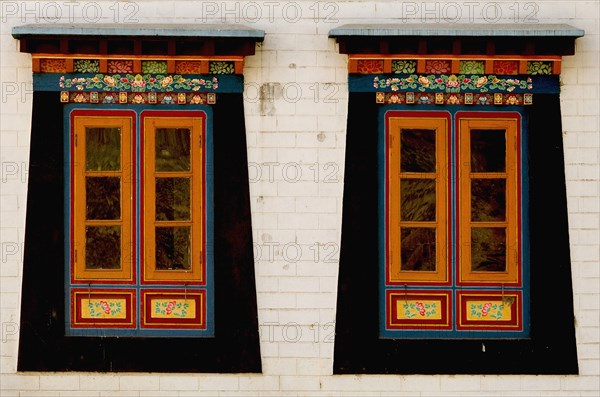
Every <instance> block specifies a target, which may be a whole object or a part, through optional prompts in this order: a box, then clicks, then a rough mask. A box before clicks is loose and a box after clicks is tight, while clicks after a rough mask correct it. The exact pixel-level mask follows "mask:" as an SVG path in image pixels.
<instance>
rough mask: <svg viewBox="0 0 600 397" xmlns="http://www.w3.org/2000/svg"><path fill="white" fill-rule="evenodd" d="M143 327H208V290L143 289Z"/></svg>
mask: <svg viewBox="0 0 600 397" xmlns="http://www.w3.org/2000/svg"><path fill="white" fill-rule="evenodd" d="M141 294H142V309H141V310H142V312H141V318H142V320H141V321H142V328H169V329H206V325H207V322H206V290H198V289H195V290H187V291H181V290H176V291H174V290H142V292H141Z"/></svg>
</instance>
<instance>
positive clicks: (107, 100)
mask: <svg viewBox="0 0 600 397" xmlns="http://www.w3.org/2000/svg"><path fill="white" fill-rule="evenodd" d="M102 103H115V97H114V96H112V95H107V96H105V97H104V100H103V101H102Z"/></svg>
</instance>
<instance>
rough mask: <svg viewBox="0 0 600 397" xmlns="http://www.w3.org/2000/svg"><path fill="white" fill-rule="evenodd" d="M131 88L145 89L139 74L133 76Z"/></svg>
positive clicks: (144, 83)
mask: <svg viewBox="0 0 600 397" xmlns="http://www.w3.org/2000/svg"><path fill="white" fill-rule="evenodd" d="M131 86H132V87H145V86H146V82H145V81H144V78H143V77H142V75H141V74H136V75H135V77H134V78H133V81H132V82H131ZM163 87H164V86H163Z"/></svg>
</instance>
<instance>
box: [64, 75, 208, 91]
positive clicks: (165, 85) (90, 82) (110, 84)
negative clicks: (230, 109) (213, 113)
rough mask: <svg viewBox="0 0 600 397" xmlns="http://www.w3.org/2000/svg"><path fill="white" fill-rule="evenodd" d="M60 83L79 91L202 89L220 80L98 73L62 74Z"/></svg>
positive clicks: (65, 87)
mask: <svg viewBox="0 0 600 397" xmlns="http://www.w3.org/2000/svg"><path fill="white" fill-rule="evenodd" d="M58 85H59V87H60V88H63V89H76V90H78V91H132V92H145V91H159V92H160V91H174V90H186V91H200V90H216V89H217V88H218V87H219V80H218V79H217V78H216V77H212V78H187V77H183V76H181V75H160V74H158V75H151V74H144V75H141V74H136V75H133V74H126V75H120V74H115V75H104V74H96V75H95V76H93V77H73V78H68V77H65V76H61V77H60V79H59V82H58Z"/></svg>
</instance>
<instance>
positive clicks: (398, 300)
mask: <svg viewBox="0 0 600 397" xmlns="http://www.w3.org/2000/svg"><path fill="white" fill-rule="evenodd" d="M384 115H385V116H384V126H383V128H382V132H381V134H382V136H381V140H380V142H381V149H382V153H381V154H382V156H381V158H380V161H381V166H382V170H384V172H383V173H380V175H381V176H380V177H381V178H382V179H381V180H380V184H381V187H380V191H381V192H382V194H381V198H380V199H381V204H382V206H383V208H384V216H383V219H382V223H381V225H382V227H381V229H380V232H381V233H382V234H383V236H384V238H383V239H382V241H383V243H384V245H385V248H384V255H382V256H381V257H382V260H381V263H382V267H383V268H382V270H383V271H382V275H383V288H382V296H381V303H380V304H381V305H382V308H383V313H384V316H383V318H382V322H381V323H382V332H381V333H382V336H383V337H388V338H402V337H416V338H431V337H443V338H481V337H489V338H494V337H498V338H523V337H527V335H528V332H529V325H528V322H529V320H528V304H529V303H528V285H527V280H526V276H527V270H528V258H527V251H526V249H525V248H526V242H527V234H526V227H523V219H524V217H523V211H524V210H526V208H527V195H526V194H524V193H523V192H524V185H525V184H524V182H525V181H526V177H525V175H526V174H525V173H524V171H523V170H524V168H525V167H526V161H525V160H524V157H523V155H522V154H523V149H525V146H524V145H525V143H524V142H525V140H524V139H523V131H522V130H523V129H522V127H521V124H522V123H521V115H520V114H519V113H517V112H464V111H454V112H446V111H401V110H389V109H388V110H387V111H384Z"/></svg>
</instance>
